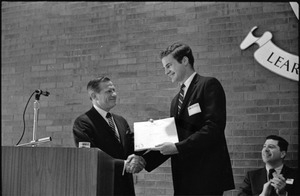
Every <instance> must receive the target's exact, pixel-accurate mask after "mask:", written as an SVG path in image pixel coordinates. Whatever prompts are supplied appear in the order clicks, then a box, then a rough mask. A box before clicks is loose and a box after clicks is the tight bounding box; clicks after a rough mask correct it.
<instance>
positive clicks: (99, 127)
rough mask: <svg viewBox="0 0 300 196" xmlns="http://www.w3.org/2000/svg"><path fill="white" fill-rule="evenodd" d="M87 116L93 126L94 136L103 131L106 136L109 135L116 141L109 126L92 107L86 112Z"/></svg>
mask: <svg viewBox="0 0 300 196" xmlns="http://www.w3.org/2000/svg"><path fill="white" fill-rule="evenodd" d="M87 116H88V117H89V118H90V119H91V121H92V122H93V124H94V125H95V127H96V134H97V132H99V131H103V132H106V133H107V134H108V135H110V136H111V138H112V139H114V140H116V141H117V139H116V138H115V136H114V133H113V131H112V130H111V128H110V126H109V125H108V124H107V122H106V120H105V119H104V118H103V117H102V116H101V115H100V114H99V113H98V111H97V110H96V109H95V108H94V107H92V109H90V111H88V112H87ZM117 142H118V141H117ZM118 143H119V142H118Z"/></svg>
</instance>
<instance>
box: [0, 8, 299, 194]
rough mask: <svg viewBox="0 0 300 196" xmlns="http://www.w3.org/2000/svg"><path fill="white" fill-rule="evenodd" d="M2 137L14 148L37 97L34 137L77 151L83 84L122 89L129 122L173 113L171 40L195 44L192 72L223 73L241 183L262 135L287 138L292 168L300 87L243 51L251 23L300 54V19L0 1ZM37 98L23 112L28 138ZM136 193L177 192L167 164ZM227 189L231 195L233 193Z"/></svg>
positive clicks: (257, 12) (281, 11)
mask: <svg viewBox="0 0 300 196" xmlns="http://www.w3.org/2000/svg"><path fill="white" fill-rule="evenodd" d="M1 11H2V35H1V41H2V48H1V71H2V74H1V99H2V100H1V101H2V102H1V112H2V115H1V121H2V126H1V132H2V133H1V136H2V140H1V142H2V145H15V144H16V143H17V141H18V140H19V138H20V136H21V133H22V129H23V122H22V114H23V110H24V107H25V104H26V102H27V100H28V98H29V97H30V95H31V93H32V92H33V91H34V90H35V89H42V90H48V91H49V92H50V96H49V97H44V96H43V97H41V99H40V104H41V106H40V113H39V122H38V123H39V124H38V132H37V137H38V138H42V137H48V136H51V137H52V139H53V141H52V142H50V143H45V144H44V146H51V147H73V146H74V142H73V136H72V124H73V121H74V119H75V118H76V117H77V116H78V115H80V114H81V113H83V112H85V111H86V110H88V109H89V108H90V107H91V103H90V101H89V99H88V95H87V92H86V84H87V82H88V81H89V80H90V79H91V78H92V77H95V76H98V75H108V76H109V77H111V79H112V80H113V82H114V84H115V85H116V87H117V90H118V96H119V99H118V105H117V106H116V107H115V108H114V109H113V112H116V113H119V114H122V115H123V116H124V117H125V118H126V119H127V120H128V122H129V124H130V126H131V128H133V122H135V121H145V120H148V119H149V118H153V119H159V118H165V117H168V115H169V107H170V102H171V99H172V98H173V96H174V95H175V94H176V93H177V92H178V86H177V84H172V83H171V82H170V80H169V79H168V78H167V77H166V76H165V75H164V70H163V68H162V65H161V61H160V59H159V58H158V54H159V51H160V50H162V49H164V48H165V47H166V46H168V45H169V44H171V43H173V42H175V41H183V42H185V43H187V44H189V45H190V46H191V47H192V49H193V53H194V55H195V62H196V63H195V68H196V70H197V72H199V73H200V74H202V75H209V76H214V77H217V78H218V79H219V80H220V81H221V83H222V84H223V86H224V89H225V92H226V96H227V111H228V112H227V115H228V120H227V126H226V131H225V133H226V137H227V142H228V147H229V150H230V156H231V160H232V166H233V172H234V177H235V183H236V186H237V187H238V185H239V184H240V183H241V182H242V180H243V178H244V174H245V172H246V171H248V170H251V169H255V168H257V167H259V166H262V165H263V164H262V162H261V155H260V151H261V148H262V144H263V142H264V137H265V136H267V135H269V134H278V135H280V136H283V137H284V138H286V139H287V140H288V141H289V142H290V147H289V154H288V157H287V163H288V164H289V165H291V166H297V163H298V156H297V155H298V83H297V82H294V81H291V80H289V79H286V78H283V77H281V76H278V75H276V74H274V73H272V72H270V71H269V70H267V69H265V68H264V67H262V66H261V65H259V64H258V63H257V62H256V61H255V59H254V57H253V53H254V52H255V50H256V49H257V48H258V46H257V45H253V46H251V47H249V48H248V49H246V50H243V51H242V50H241V49H240V48H239V45H240V43H241V42H242V40H243V39H244V38H245V37H246V35H247V34H248V32H249V31H250V30H251V28H252V27H253V26H258V29H257V30H256V31H255V35H256V36H257V37H260V36H261V35H262V34H263V33H264V32H265V31H270V32H271V33H272V34H273V38H272V41H273V42H274V43H275V44H276V45H277V46H278V47H280V48H282V49H283V50H285V51H287V52H289V53H292V54H295V55H298V19H297V18H296V16H295V14H294V12H293V11H292V9H291V6H290V4H289V3H288V2H281V3H274V2H269V3H267V2H231V3H224V2H221V3H213V2H128V3H124V2H2V10H1ZM33 100H34V99H32V100H31V101H30V104H29V105H28V108H27V112H26V115H25V119H26V133H25V135H24V138H23V140H22V141H21V143H25V142H29V141H31V139H32V124H33ZM135 187H136V193H137V195H172V194H173V185H172V176H171V170H170V161H169V160H168V161H167V162H165V163H164V164H163V165H162V166H160V167H159V168H157V169H156V170H155V171H153V172H151V173H147V172H144V171H143V172H141V173H139V174H137V175H135ZM235 193H236V192H235V191H228V192H226V195H234V194H235Z"/></svg>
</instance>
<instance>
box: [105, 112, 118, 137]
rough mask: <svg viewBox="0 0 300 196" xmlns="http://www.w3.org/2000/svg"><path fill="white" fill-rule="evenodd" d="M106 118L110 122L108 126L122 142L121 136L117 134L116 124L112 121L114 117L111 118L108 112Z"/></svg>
mask: <svg viewBox="0 0 300 196" xmlns="http://www.w3.org/2000/svg"><path fill="white" fill-rule="evenodd" d="M106 118H107V120H108V124H109V126H110V128H111V129H112V130H113V132H114V134H115V137H116V139H117V140H118V141H119V142H120V138H119V134H118V132H117V130H116V128H115V124H114V122H113V120H112V116H111V114H110V113H109V112H107V114H106Z"/></svg>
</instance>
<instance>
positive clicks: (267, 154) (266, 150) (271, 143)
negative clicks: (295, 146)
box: [261, 139, 286, 167]
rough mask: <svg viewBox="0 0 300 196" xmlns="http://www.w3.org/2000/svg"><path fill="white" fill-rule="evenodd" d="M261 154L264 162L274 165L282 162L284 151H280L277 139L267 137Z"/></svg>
mask: <svg viewBox="0 0 300 196" xmlns="http://www.w3.org/2000/svg"><path fill="white" fill-rule="evenodd" d="M261 155H262V159H263V161H264V163H266V164H268V165H271V166H273V167H276V166H279V165H281V164H282V162H283V158H284V157H285V155H286V151H280V147H279V146H278V141H277V140H272V139H267V140H266V141H265V144H264V146H263V148H262V151H261Z"/></svg>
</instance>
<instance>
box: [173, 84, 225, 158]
mask: <svg viewBox="0 0 300 196" xmlns="http://www.w3.org/2000/svg"><path fill="white" fill-rule="evenodd" d="M197 91H198V92H196V93H197V96H196V97H194V98H195V100H192V101H194V102H192V103H191V104H195V103H199V105H200V108H201V113H200V114H196V115H192V116H189V117H187V118H177V119H176V121H177V122H176V125H177V127H179V129H182V130H184V131H182V133H185V134H186V133H191V134H190V135H189V136H188V137H186V136H183V138H185V139H184V140H182V141H180V142H178V143H176V144H175V145H176V147H177V149H178V152H179V156H181V157H182V158H185V157H187V156H194V155H195V154H199V152H203V151H207V150H210V149H213V148H215V147H218V148H219V147H220V146H223V145H225V143H226V141H225V139H224V129H225V125H226V98H225V92H224V90H223V87H222V85H221V84H220V82H219V81H218V80H217V79H215V78H211V79H208V80H207V81H206V82H205V83H204V84H203V85H201V86H199V87H198V89H197ZM182 133H180V132H178V134H182Z"/></svg>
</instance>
